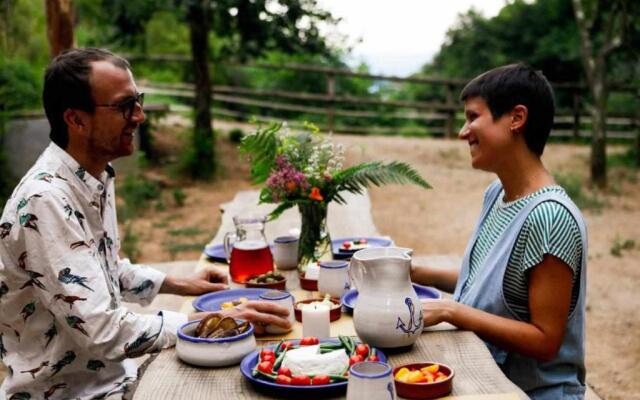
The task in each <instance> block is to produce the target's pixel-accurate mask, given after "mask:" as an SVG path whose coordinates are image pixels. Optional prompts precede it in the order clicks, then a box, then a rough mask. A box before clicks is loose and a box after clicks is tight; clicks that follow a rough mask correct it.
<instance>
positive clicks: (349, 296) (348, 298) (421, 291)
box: [342, 283, 442, 312]
mask: <svg viewBox="0 0 640 400" xmlns="http://www.w3.org/2000/svg"><path fill="white" fill-rule="evenodd" d="M413 289H414V290H415V291H416V294H417V295H418V298H419V299H420V300H423V299H440V298H442V293H440V291H439V290H438V289H436V288H432V287H430V286H422V285H418V284H417V283H414V284H413ZM356 300H358V291H357V290H356V289H351V290H349V291H347V292H346V293H345V294H343V295H342V305H343V306H344V308H346V310H347V311H348V312H353V309H354V307H355V306H356Z"/></svg>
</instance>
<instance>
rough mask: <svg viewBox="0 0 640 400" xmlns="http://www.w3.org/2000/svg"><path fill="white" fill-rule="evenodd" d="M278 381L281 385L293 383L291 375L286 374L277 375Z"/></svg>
mask: <svg viewBox="0 0 640 400" xmlns="http://www.w3.org/2000/svg"><path fill="white" fill-rule="evenodd" d="M276 383H277V384H279V385H291V377H289V376H286V375H278V376H277V377H276Z"/></svg>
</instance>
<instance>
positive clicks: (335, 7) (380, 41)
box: [318, 0, 506, 77]
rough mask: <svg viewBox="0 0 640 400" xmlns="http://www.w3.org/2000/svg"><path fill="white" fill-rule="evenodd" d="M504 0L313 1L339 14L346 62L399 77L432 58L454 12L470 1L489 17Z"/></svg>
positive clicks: (413, 71)
mask: <svg viewBox="0 0 640 400" xmlns="http://www.w3.org/2000/svg"><path fill="white" fill-rule="evenodd" d="M505 1H506V0H318V5H319V6H320V7H321V8H323V9H325V10H327V11H331V13H332V14H333V15H334V16H335V17H341V18H342V21H341V22H340V23H339V24H338V27H337V30H338V32H340V33H342V34H345V35H347V36H348V40H347V43H348V44H350V45H352V48H353V51H352V54H353V57H352V58H351V59H349V60H347V62H348V63H349V65H351V66H356V65H358V64H359V63H360V62H361V61H364V62H366V63H367V64H368V65H369V67H370V71H371V72H372V73H374V74H382V75H394V76H401V77H404V76H408V75H410V74H412V73H415V72H417V71H418V70H419V69H420V67H421V66H422V65H423V64H425V63H426V62H428V61H430V60H431V59H432V58H433V56H434V55H435V53H437V51H438V50H439V49H440V45H441V44H442V43H443V42H444V39H445V34H446V33H447V30H448V29H449V28H450V27H451V26H452V25H453V24H454V23H455V22H456V21H457V16H458V14H460V13H465V12H466V11H467V10H469V9H470V8H471V7H474V8H475V9H476V10H477V11H479V12H480V13H482V14H483V15H484V16H485V17H493V16H495V15H497V14H498V12H499V11H500V9H501V8H502V7H503V6H504V4H505ZM358 39H362V40H361V41H360V42H358Z"/></svg>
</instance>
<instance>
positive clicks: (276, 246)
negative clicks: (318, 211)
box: [273, 236, 298, 271]
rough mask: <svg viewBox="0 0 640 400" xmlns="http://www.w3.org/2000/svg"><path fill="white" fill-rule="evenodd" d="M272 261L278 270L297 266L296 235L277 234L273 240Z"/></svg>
mask: <svg viewBox="0 0 640 400" xmlns="http://www.w3.org/2000/svg"><path fill="white" fill-rule="evenodd" d="M273 261H274V262H275V263H276V266H277V267H278V269H279V270H283V271H284V270H289V269H295V268H297V267H298V237H297V236H279V237H277V238H275V239H274V240H273Z"/></svg>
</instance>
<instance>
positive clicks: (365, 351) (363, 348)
mask: <svg viewBox="0 0 640 400" xmlns="http://www.w3.org/2000/svg"><path fill="white" fill-rule="evenodd" d="M356 354H357V355H359V356H360V357H362V359H363V360H364V359H365V358H367V356H369V346H367V345H366V344H363V343H360V344H359V345H357V346H356Z"/></svg>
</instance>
